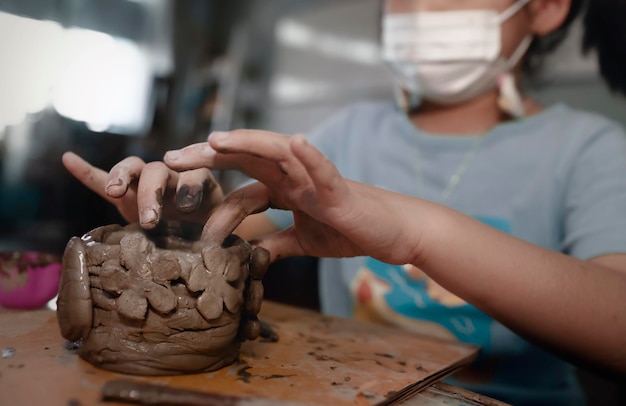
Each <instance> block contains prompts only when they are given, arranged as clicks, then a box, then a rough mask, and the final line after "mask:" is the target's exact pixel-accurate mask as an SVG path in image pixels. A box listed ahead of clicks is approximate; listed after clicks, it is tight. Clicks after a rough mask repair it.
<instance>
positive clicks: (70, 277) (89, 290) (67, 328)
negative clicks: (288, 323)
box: [57, 224, 269, 375]
mask: <svg viewBox="0 0 626 406" xmlns="http://www.w3.org/2000/svg"><path fill="white" fill-rule="evenodd" d="M183 234H184V233H183V230H182V228H176V227H174V228H172V227H170V228H169V229H167V230H164V229H160V230H159V231H156V232H146V231H144V230H142V229H141V228H140V227H139V226H138V225H136V224H133V225H130V226H126V227H121V226H118V225H110V226H104V227H100V228H97V229H95V230H93V231H91V232H89V233H87V234H85V235H84V236H83V237H82V238H78V237H73V238H72V239H71V240H70V241H69V243H68V244H67V247H66V249H65V253H64V256H63V274H62V277H61V283H60V288H59V297H58V300H57V308H58V310H57V313H58V319H59V325H60V327H61V334H62V335H63V337H65V338H66V339H68V340H70V341H76V340H82V344H81V345H80V348H79V350H78V353H79V355H80V356H81V357H82V358H83V359H85V360H87V361H89V362H90V363H92V364H94V365H96V366H98V367H101V368H104V369H108V370H112V371H116V372H122V373H128V374H139V375H173V374H183V373H197V372H204V371H212V370H215V369H218V368H221V367H224V366H226V365H229V364H231V363H232V362H234V361H235V360H236V359H237V356H238V354H239V348H240V345H241V342H242V341H244V340H246V339H251V340H253V339H256V338H257V337H258V335H259V331H260V324H259V320H258V319H257V314H258V312H259V310H260V307H261V301H262V298H263V285H262V283H261V279H262V277H263V276H264V274H265V272H266V270H267V266H268V262H269V254H268V252H267V251H266V250H264V249H261V248H255V249H254V250H253V249H252V248H251V247H250V245H249V244H248V243H247V242H246V241H244V240H242V239H240V238H239V237H237V236H234V235H232V236H231V237H229V238H228V239H227V241H225V242H224V243H223V244H222V245H219V244H217V243H213V242H207V241H195V242H191V241H190V240H189V239H186V238H184V237H185V235H183Z"/></svg>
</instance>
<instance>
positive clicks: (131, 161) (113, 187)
mask: <svg viewBox="0 0 626 406" xmlns="http://www.w3.org/2000/svg"><path fill="white" fill-rule="evenodd" d="M145 165H146V163H145V162H144V161H143V160H142V159H141V158H138V157H136V156H131V157H128V158H124V159H123V160H121V161H120V162H118V163H117V164H116V165H115V166H114V167H113V168H111V170H110V171H109V176H108V179H107V184H106V186H105V188H104V190H105V191H106V193H107V194H108V195H109V196H111V197H122V196H124V195H125V194H126V192H127V191H128V188H129V186H130V185H131V184H132V183H133V182H134V181H136V180H137V179H138V178H139V176H140V174H141V171H142V169H143V167H144V166H145Z"/></svg>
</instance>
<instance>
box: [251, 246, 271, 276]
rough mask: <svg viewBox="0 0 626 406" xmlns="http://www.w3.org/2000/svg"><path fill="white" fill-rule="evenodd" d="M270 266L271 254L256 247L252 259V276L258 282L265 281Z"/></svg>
mask: <svg viewBox="0 0 626 406" xmlns="http://www.w3.org/2000/svg"><path fill="white" fill-rule="evenodd" d="M269 265H270V252H269V251H268V250H266V249H265V248H261V247H255V248H254V249H253V250H252V255H251V258H250V276H251V277H252V278H253V279H257V280H261V279H263V278H264V277H265V274H266V273H267V268H268V267H269Z"/></svg>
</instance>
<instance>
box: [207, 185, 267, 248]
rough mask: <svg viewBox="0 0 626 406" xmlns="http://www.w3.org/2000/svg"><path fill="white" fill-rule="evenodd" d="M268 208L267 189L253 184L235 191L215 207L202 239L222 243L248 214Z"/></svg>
mask: <svg viewBox="0 0 626 406" xmlns="http://www.w3.org/2000/svg"><path fill="white" fill-rule="evenodd" d="M268 207H269V194H268V190H267V187H266V186H265V185H263V184H262V183H259V182H255V183H252V184H250V185H248V186H245V187H242V188H241V189H237V190H235V191H233V192H231V193H230V194H228V196H226V198H225V199H224V201H223V202H222V204H220V205H219V206H217V208H216V209H215V211H213V213H212V214H211V217H209V220H208V221H207V222H206V224H205V225H204V230H203V231H202V239H203V240H210V241H215V242H217V243H220V244H221V243H222V241H224V239H225V238H226V237H228V236H229V235H230V234H232V232H233V231H234V230H235V228H237V226H238V225H239V224H240V223H241V222H242V221H243V219H245V218H246V217H247V216H249V215H250V214H254V213H259V212H261V211H264V210H266V209H267V208H268Z"/></svg>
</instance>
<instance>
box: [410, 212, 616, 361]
mask: <svg viewBox="0 0 626 406" xmlns="http://www.w3.org/2000/svg"><path fill="white" fill-rule="evenodd" d="M415 205H416V209H418V210H417V211H416V213H417V215H416V216H415V217H413V221H414V222H415V225H414V226H415V227H418V226H421V227H422V231H421V232H420V234H419V236H418V237H416V238H419V239H420V244H421V247H420V252H421V255H420V256H419V257H416V258H415V261H414V262H415V263H414V265H416V266H418V267H419V268H421V269H422V270H423V271H425V272H426V273H427V274H429V275H430V276H431V277H432V278H433V279H434V280H436V281H437V282H438V283H439V284H441V285H442V286H443V287H445V288H446V289H448V290H449V291H451V292H453V293H454V294H456V295H457V296H459V297H461V298H463V299H465V300H466V301H468V302H469V303H471V304H473V305H474V306H476V307H478V308H480V309H481V310H483V311H484V312H485V313H487V314H489V315H491V316H492V317H494V318H495V319H497V320H498V321H500V322H502V323H503V324H505V325H506V326H508V327H509V328H511V329H512V330H514V331H516V332H517V333H519V334H520V335H522V336H524V337H527V338H529V339H531V340H534V341H537V342H540V343H542V344H543V345H545V346H547V347H549V348H551V349H554V350H557V351H559V352H561V353H563V354H564V355H567V356H570V357H573V358H578V359H580V360H582V361H585V362H591V363H595V364H602V365H603V366H605V367H607V368H609V369H611V370H616V371H622V373H626V345H625V344H626V339H625V338H624V337H626V273H625V272H620V271H618V270H614V269H610V268H606V267H603V266H600V265H597V264H593V263H590V262H587V261H581V260H578V259H575V258H572V257H568V256H566V255H563V254H560V253H557V252H554V251H550V250H547V249H544V248H541V247H538V246H535V245H532V244H529V243H527V242H524V241H522V240H519V239H516V238H514V237H511V236H509V235H506V234H504V233H501V232H499V231H498V230H496V229H493V228H491V227H489V226H487V225H484V224H482V223H480V222H478V221H476V220H474V219H471V218H469V217H467V216H464V215H462V214H460V213H457V212H454V211H452V210H449V209H447V208H444V207H441V206H436V209H433V206H432V205H430V206H429V210H428V211H423V210H422V211H420V210H419V208H420V207H419V206H423V204H422V203H420V202H419V201H416V204H415Z"/></svg>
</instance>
